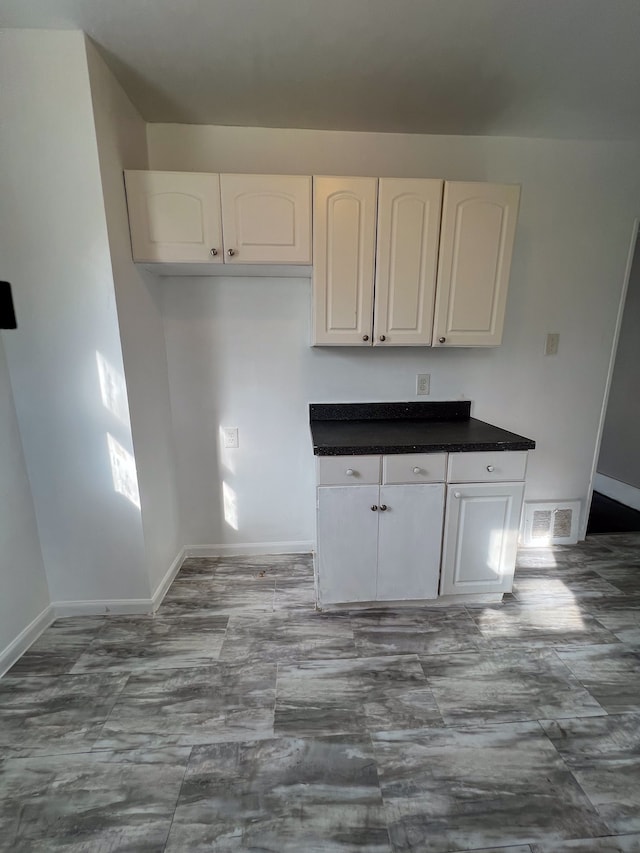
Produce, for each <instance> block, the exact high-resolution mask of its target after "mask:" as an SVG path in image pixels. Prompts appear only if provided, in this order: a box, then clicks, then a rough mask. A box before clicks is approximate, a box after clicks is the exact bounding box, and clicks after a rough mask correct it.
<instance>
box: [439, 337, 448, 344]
mask: <svg viewBox="0 0 640 853" xmlns="http://www.w3.org/2000/svg"><path fill="white" fill-rule="evenodd" d="M446 340H447V339H446V338H438V342H439V343H441V344H443V343H444V342H445V341H446Z"/></svg>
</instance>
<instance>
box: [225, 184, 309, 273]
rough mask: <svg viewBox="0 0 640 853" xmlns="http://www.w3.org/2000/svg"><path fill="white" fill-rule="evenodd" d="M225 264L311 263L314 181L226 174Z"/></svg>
mask: <svg viewBox="0 0 640 853" xmlns="http://www.w3.org/2000/svg"><path fill="white" fill-rule="evenodd" d="M220 192H221V197H222V221H223V223H224V249H225V263H239V264H268V263H276V264H286V263H290V264H310V263H311V178H310V177H309V176H306V175H302V176H299V175H220Z"/></svg>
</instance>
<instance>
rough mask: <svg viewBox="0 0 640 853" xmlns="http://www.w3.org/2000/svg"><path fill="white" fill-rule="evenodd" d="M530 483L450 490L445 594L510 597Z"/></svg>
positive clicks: (442, 589) (442, 585)
mask: <svg viewBox="0 0 640 853" xmlns="http://www.w3.org/2000/svg"><path fill="white" fill-rule="evenodd" d="M523 495H524V483H472V484H471V485H452V486H449V487H448V488H447V510H446V521H445V526H444V540H443V554H442V578H441V582H440V593H441V595H447V594H456V593H483V592H509V591H510V590H511V585H512V582H513V572H514V568H515V562H516V548H517V546H518V529H519V526H520V512H521V509H522V498H523Z"/></svg>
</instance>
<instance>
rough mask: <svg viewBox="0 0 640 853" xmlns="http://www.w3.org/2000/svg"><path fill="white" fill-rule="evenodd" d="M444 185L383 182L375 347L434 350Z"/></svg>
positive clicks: (376, 281) (409, 181)
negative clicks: (428, 347)
mask: <svg viewBox="0 0 640 853" xmlns="http://www.w3.org/2000/svg"><path fill="white" fill-rule="evenodd" d="M441 207H442V181H434V180H418V179H413V178H411V179H396V178H380V184H379V189H378V231H377V247H376V276H375V307H374V332H373V343H374V346H380V345H384V344H385V343H386V344H387V345H389V346H417V345H422V346H428V345H429V344H430V343H431V331H432V328H433V307H434V298H435V290H436V269H437V262H438V240H439V237H440V211H441Z"/></svg>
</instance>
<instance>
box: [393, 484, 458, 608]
mask: <svg viewBox="0 0 640 853" xmlns="http://www.w3.org/2000/svg"><path fill="white" fill-rule="evenodd" d="M444 489H445V486H444V483H432V484H419V485H415V486H414V485H410V486H382V487H381V488H380V504H379V511H378V512H379V515H380V519H379V522H378V584H377V599H378V601H398V600H402V599H403V600H406V601H409V600H412V599H421V598H437V597H438V581H439V578H440V547H441V543H442V520H443V514H444ZM385 507H386V508H385Z"/></svg>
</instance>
